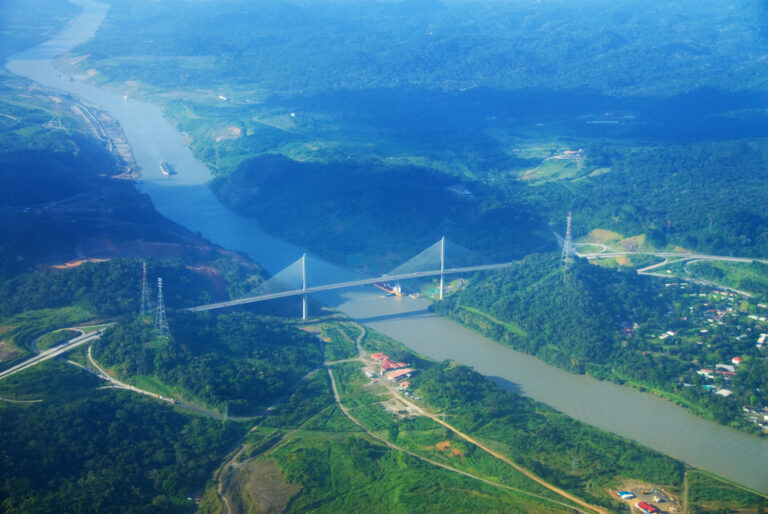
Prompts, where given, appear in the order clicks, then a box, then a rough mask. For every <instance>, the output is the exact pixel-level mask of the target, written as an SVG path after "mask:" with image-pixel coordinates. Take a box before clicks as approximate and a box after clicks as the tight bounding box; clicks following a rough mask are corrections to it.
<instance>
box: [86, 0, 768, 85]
mask: <svg viewBox="0 0 768 514" xmlns="http://www.w3.org/2000/svg"><path fill="white" fill-rule="evenodd" d="M110 3H111V4H112V6H113V7H112V12H111V13H110V16H109V18H108V19H107V22H106V23H105V24H104V25H103V26H102V28H101V29H100V30H99V32H98V34H97V37H96V38H95V39H94V40H92V41H91V42H89V43H88V44H86V45H84V46H83V48H82V49H81V51H82V53H83V54H86V53H87V54H90V55H91V59H92V64H93V65H94V66H95V67H97V68H99V69H102V70H103V71H106V72H107V73H108V75H109V76H110V77H112V78H118V79H123V78H125V79H127V78H128V77H130V76H133V77H134V78H136V71H137V70H141V75H144V74H151V77H152V78H151V80H150V82H152V83H154V84H163V85H172V86H173V87H188V86H191V85H198V86H201V87H210V86H221V85H225V84H226V85H233V86H234V85H237V86H239V87H242V86H243V85H244V84H254V85H258V86H259V87H262V88H265V89H268V90H272V91H280V92H284V93H289V94H290V93H294V94H295V93H298V92H299V91H303V92H304V93H308V92H318V91H326V90H355V89H367V88H374V87H376V88H381V87H403V86H417V87H427V88H439V89H443V90H463V89H468V88H479V87H485V88H491V89H497V90H516V89H524V88H546V89H552V90H571V89H583V88H588V89H593V90H596V91H601V92H604V93H608V94H611V95H622V96H627V95H640V96H648V95H661V96H668V95H674V94H680V93H684V92H687V91H690V90H691V89H694V88H697V87H711V88H717V89H723V90H729V91H743V90H750V89H762V90H765V89H766V87H768V71H766V70H767V69H768V68H766V66H765V59H766V55H768V46H767V45H766V28H765V27H766V20H768V13H767V10H768V8H766V6H765V3H763V2H752V1H747V0H739V1H735V2H695V1H684V2H641V1H634V0H633V1H626V2H609V1H589V2H570V1H553V0H550V1H544V2H534V1H514V2H500V1H496V2H473V1H456V0H452V1H451V0H449V1H444V2H440V1H436V0H434V1H432V0H431V1H421V0H414V1H402V2H363V1H328V0H324V1H312V2H308V1H299V2H281V1H256V2H250V1H234V2H195V3H194V4H189V3H188V2H177V1H170V2H169V1H166V2H162V3H158V2H133V1H123V0H113V1H111V2H110ZM128 41H130V43H128ZM148 56H157V57H159V58H157V59H147V57H148ZM105 68H106V70H104V69H105ZM237 86H236V87H237Z"/></svg>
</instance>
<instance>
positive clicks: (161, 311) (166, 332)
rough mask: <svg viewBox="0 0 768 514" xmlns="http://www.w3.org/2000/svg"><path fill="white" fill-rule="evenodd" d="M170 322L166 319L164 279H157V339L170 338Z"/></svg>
mask: <svg viewBox="0 0 768 514" xmlns="http://www.w3.org/2000/svg"><path fill="white" fill-rule="evenodd" d="M170 336H171V331H170V329H169V328H168V320H167V319H165V304H164V303H163V278H162V277H158V278H157V311H156V313H155V337H170Z"/></svg>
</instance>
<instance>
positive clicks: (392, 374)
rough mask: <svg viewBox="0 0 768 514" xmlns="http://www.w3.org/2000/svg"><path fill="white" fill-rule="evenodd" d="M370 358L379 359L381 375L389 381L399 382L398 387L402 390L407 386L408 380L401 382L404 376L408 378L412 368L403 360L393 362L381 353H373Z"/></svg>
mask: <svg viewBox="0 0 768 514" xmlns="http://www.w3.org/2000/svg"><path fill="white" fill-rule="evenodd" d="M371 358H372V359H374V360H377V361H379V370H380V372H381V376H382V377H384V378H386V379H387V380H389V381H390V382H400V387H399V389H401V390H404V389H406V388H407V387H408V382H403V381H404V380H405V379H406V378H410V376H411V374H412V373H413V369H411V368H409V367H408V364H407V363H405V362H393V361H392V360H391V359H390V358H389V356H387V355H384V354H383V353H381V352H379V353H374V354H372V355H371Z"/></svg>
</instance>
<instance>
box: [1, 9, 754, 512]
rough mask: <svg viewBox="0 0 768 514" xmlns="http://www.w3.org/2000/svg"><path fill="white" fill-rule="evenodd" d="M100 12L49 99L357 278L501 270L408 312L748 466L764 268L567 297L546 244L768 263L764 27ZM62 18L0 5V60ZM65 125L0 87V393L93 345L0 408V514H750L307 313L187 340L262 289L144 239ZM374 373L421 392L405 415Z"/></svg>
mask: <svg viewBox="0 0 768 514" xmlns="http://www.w3.org/2000/svg"><path fill="white" fill-rule="evenodd" d="M103 1H104V2H105V3H108V4H109V5H110V10H109V12H108V14H107V16H106V18H105V20H104V22H103V24H102V25H101V27H100V28H99V29H98V31H97V32H96V33H95V34H94V37H93V38H92V39H91V40H90V41H88V42H86V43H85V44H83V45H81V46H80V47H78V48H75V49H74V50H73V51H72V52H70V53H69V54H66V55H63V56H61V57H60V58H59V59H58V60H57V67H58V69H59V70H60V71H61V72H62V73H64V74H70V75H72V76H73V77H74V78H75V79H76V80H83V81H88V82H90V83H92V84H95V85H98V86H101V87H104V88H108V89H111V90H114V91H118V92H119V93H120V94H124V95H126V96H130V97H134V98H140V99H144V100H147V101H149V102H152V103H156V104H158V105H160V106H161V108H162V109H163V112H164V115H165V116H166V117H167V119H168V120H169V121H170V122H171V123H172V124H173V125H174V126H175V127H176V128H178V129H179V130H180V131H181V132H182V133H183V135H184V140H185V142H186V144H188V145H189V146H190V148H191V149H192V150H193V152H194V154H195V155H196V156H197V157H198V158H199V159H200V160H202V161H203V162H204V163H205V164H207V165H208V166H209V167H210V168H211V170H212V171H213V174H214V179H213V180H212V181H211V183H210V187H211V188H212V190H213V191H214V192H215V194H216V195H217V196H218V198H219V199H220V200H221V201H222V202H223V203H225V204H226V205H227V206H229V207H231V208H232V209H234V210H236V211H237V212H239V213H241V214H243V215H245V216H249V217H253V218H255V219H256V220H257V221H258V223H259V225H260V226H261V227H262V228H263V229H264V230H265V231H267V232H269V233H271V234H274V235H277V236H279V237H280V238H282V239H285V240H287V241H290V242H294V243H297V244H299V245H301V246H303V247H305V248H307V249H308V250H310V251H312V252H314V253H316V254H317V255H320V256H322V257H325V258H327V259H328V260H330V261H331V262H334V263H337V264H342V265H345V266H349V267H355V268H357V269H359V270H365V271H368V272H377V271H378V272H382V271H388V270H390V269H392V268H393V267H395V266H396V265H398V264H400V263H402V262H403V261H406V260H407V259H408V258H409V257H412V256H413V255H415V254H417V253H418V252H419V251H421V250H422V249H423V248H425V247H427V246H429V245H430V244H432V243H434V242H435V241H436V240H438V239H439V238H440V237H441V236H446V237H447V238H449V239H450V240H451V241H452V242H456V243H459V244H461V245H463V246H466V247H468V248H471V249H473V250H475V251H477V252H479V253H480V254H482V255H483V256H484V257H485V258H487V259H489V260H491V261H498V260H513V259H514V260H516V263H515V264H514V265H513V266H511V267H510V268H508V269H506V270H503V271H497V272H487V273H478V274H475V275H472V276H467V277H464V278H465V279H466V280H460V281H457V282H456V284H455V287H451V289H450V292H449V294H448V295H447V297H446V300H445V301H442V302H437V301H435V302H434V303H433V304H432V307H431V309H432V310H433V311H434V312H437V313H439V314H441V315H444V316H446V317H449V318H451V319H453V320H455V321H456V322H457V323H460V324H462V325H464V326H466V327H469V328H470V329H472V330H475V331H477V332H479V333H481V334H483V335H486V336H488V337H489V338H491V339H495V340H497V341H498V342H500V343H501V344H506V345H509V346H511V347H513V348H515V349H518V350H521V351H523V352H526V353H529V354H532V355H535V356H536V357H538V358H540V359H542V360H544V361H546V362H549V363H551V364H553V365H556V366H558V367H561V368H563V369H566V370H568V371H570V372H573V373H580V374H588V375H590V376H593V377H596V378H599V379H604V380H610V381H613V382H615V383H618V384H623V385H626V386H629V387H635V388H637V389H639V390H642V391H646V392H650V393H652V394H655V395H658V396H661V397H663V398H667V399H669V400H671V401H673V402H675V403H678V404H679V405H682V406H684V407H686V408H688V409H690V410H691V412H693V413H694V414H696V415H698V416H700V417H703V418H706V419H710V420H713V421H716V422H719V423H721V424H725V425H729V426H731V427H733V428H736V429H738V430H742V431H744V432H747V433H749V434H752V435H754V436H757V435H760V434H762V433H763V432H761V429H760V427H759V425H758V422H759V421H760V419H759V416H762V413H763V412H768V356H767V355H766V351H767V350H768V348H766V347H765V345H760V344H758V345H756V344H755V343H756V341H759V339H758V338H759V337H761V333H762V332H765V331H768V330H766V328H765V323H766V322H765V317H766V316H767V315H768V311H767V310H766V309H768V307H765V305H766V304H768V296H766V295H767V294H768V293H767V292H766V291H768V271H766V265H765V264H761V263H760V262H757V261H755V262H745V263H725V262H720V261H711V262H710V261H698V262H692V263H677V264H675V263H672V265H670V266H669V267H668V268H665V269H664V270H662V271H661V273H663V275H662V277H648V276H641V275H638V274H636V273H635V270H636V269H637V268H641V267H642V266H648V265H651V264H652V263H654V262H657V261H656V260H654V259H653V258H650V257H634V256H633V257H632V258H631V259H629V258H626V259H625V258H617V259H613V260H611V259H606V260H604V261H601V262H600V263H599V264H601V265H595V264H594V263H588V262H586V260H583V259H578V258H577V259H574V262H573V263H572V264H571V265H570V266H568V267H566V268H565V269H564V268H563V266H562V262H561V259H560V255H559V252H558V246H557V238H556V236H555V234H553V233H559V234H563V233H564V230H565V226H564V225H565V221H564V220H565V217H566V215H567V214H568V212H573V236H574V239H575V240H576V241H579V242H584V243H587V242H592V243H598V244H608V245H613V246H615V247H616V248H619V249H625V250H627V249H628V250H668V251H669V250H676V251H680V250H684V251H696V252H703V253H711V254H718V255H735V256H742V257H748V258H755V259H757V258H766V257H767V256H768V215H766V211H765V205H766V199H768V180H766V178H767V177H766V170H767V169H768V110H767V107H768V69H767V68H766V67H765V61H766V56H767V55H768V23H766V21H767V20H768V6H766V4H765V3H764V2H751V1H748V0H736V1H733V2H708V3H701V2H694V1H692V0H684V1H682V2H677V3H663V2H652V3H648V2H640V1H638V0H630V1H625V2H618V3H616V2H606V1H603V0H590V1H585V2H579V3H574V2H570V1H566V0H544V1H539V2H527V1H500V0H498V1H497V0H493V1H491V0H488V1H482V2H481V1H473V0H403V1H376V2H359V1H356V0H321V1H317V0H313V1H309V0H292V1H284V0H275V1H269V0H257V1H246V0H235V1H228V2H212V1H195V2H189V1H186V0H164V1H163V2H157V1H154V0H152V1H151V0H103ZM80 9H81V8H80V7H78V6H77V5H75V4H72V3H69V2H67V1H65V0H26V1H23V2H22V1H21V0H9V1H8V2H4V3H3V4H2V5H0V57H2V58H3V59H6V58H8V57H9V56H11V55H13V54H15V53H17V52H19V51H22V50H24V49H26V48H29V47H31V46H33V45H35V44H37V43H40V42H42V41H45V40H47V39H49V38H51V37H52V36H53V35H55V34H56V33H57V32H58V31H59V30H61V29H62V28H64V27H65V26H66V24H67V22H68V21H69V20H70V19H71V18H72V17H73V16H74V15H76V14H77V13H78V12H79V11H80ZM78 102H80V101H79V100H78V99H76V98H73V97H70V96H68V95H66V94H64V93H62V92H59V91H51V90H47V89H45V88H42V87H39V86H37V85H35V84H33V83H31V82H29V81H27V80H26V79H22V78H20V77H17V76H14V75H12V74H11V73H10V72H8V71H6V70H5V69H3V70H1V71H0V374H2V373H4V372H7V371H9V370H10V369H11V368H12V367H13V366H15V365H17V364H19V363H21V362H22V361H25V360H27V359H29V358H32V357H35V356H39V355H40V352H42V351H45V350H47V349H49V348H51V347H54V346H61V345H64V344H67V342H68V341H71V340H73V338H76V337H78V335H79V334H80V333H81V331H82V333H83V334H92V333H94V332H95V331H101V330H103V333H101V332H99V336H98V338H97V339H94V340H93V341H91V342H89V343H88V344H87V345H83V346H79V347H78V348H76V349H74V350H72V351H71V352H69V353H67V354H65V355H63V356H60V357H58V358H55V359H51V360H48V361H46V362H44V363H42V364H40V365H38V366H35V367H33V368H31V369H26V370H23V371H21V372H19V373H16V374H14V375H10V376H7V377H5V376H0V379H2V381H0V441H1V442H0V510H3V511H5V512H126V513H129V512H130V513H137V512H193V511H197V512H206V513H222V514H224V513H227V514H229V513H233V512H264V511H290V512H306V511H321V512H360V511H371V512H414V511H424V512H437V511H451V512H478V511H491V512H574V511H595V512H614V511H615V512H627V511H631V510H632V508H633V507H632V506H631V505H634V501H633V502H632V503H631V504H630V503H628V502H625V501H620V500H619V499H617V494H616V492H617V491H619V490H621V489H622V488H631V489H633V490H635V491H637V492H638V494H639V495H640V496H641V497H642V498H644V499H647V500H648V501H651V500H650V499H652V498H653V497H654V494H661V495H662V497H663V498H666V499H667V500H666V503H664V502H662V503H659V505H660V506H663V508H664V510H667V511H672V510H673V509H676V510H678V511H683V512H734V511H737V512H756V513H759V512H765V509H766V508H767V505H768V503H766V502H768V499H766V496H765V495H764V494H760V493H757V492H755V491H752V490H749V489H747V488H745V487H743V486H740V485H738V484H734V483H732V482H729V481H727V480H725V479H722V478H720V477H717V476H715V475H712V474H710V473H708V472H704V471H701V470H698V469H695V468H692V467H691V466H688V465H686V464H684V463H683V462H681V461H678V460H675V459H673V458H672V457H669V456H666V455H662V454H661V453H658V452H656V451H653V450H651V449H648V448H646V447H643V446H641V445H640V444H638V443H636V442H634V441H630V440H627V439H624V438H621V437H619V436H615V435H612V434H609V433H606V432H603V431H600V430H598V429H596V428H593V427H591V426H589V425H587V424H585V423H582V422H579V421H575V420H573V419H571V418H568V417H567V416H566V415H565V414H562V413H560V412H557V411H555V410H553V409H551V408H549V407H547V406H546V405H544V404H542V403H539V402H536V401H534V400H532V399H530V398H527V397H524V396H522V395H520V394H518V393H516V392H513V391H510V390H509V389H512V390H514V387H510V385H512V386H514V384H502V385H504V386H505V388H504V389H502V388H501V387H499V386H498V385H497V384H496V383H494V381H492V380H491V379H489V378H487V377H484V376H482V375H481V374H479V373H477V372H475V371H474V370H472V369H470V368H468V367H466V366H462V365H460V364H459V363H456V362H452V361H444V362H434V361H431V360H429V359H428V358H426V357H424V356H422V355H418V354H417V353H415V352H413V351H412V350H410V349H408V348H406V347H404V346H403V345H402V344H400V343H398V342H397V341H393V340H391V339H389V338H387V337H385V336H383V335H381V334H378V333H376V332H374V331H372V330H370V329H366V328H364V327H363V326H362V325H359V324H358V323H356V322H353V321H351V320H348V319H346V318H345V317H344V316H342V315H341V314H339V313H334V312H331V311H328V310H325V309H324V308H322V306H320V305H319V304H314V303H313V304H312V309H311V311H312V312H313V315H315V317H314V318H313V319H311V320H309V321H308V322H302V321H301V320H299V319H296V318H293V317H290V315H293V314H295V313H296V312H297V309H296V301H294V300H291V299H288V300H283V301H281V302H276V303H275V304H270V305H267V304H266V302H265V304H261V305H259V306H257V307H247V308H242V309H239V310H237V311H222V312H215V311H214V312H208V313H193V312H189V311H186V310H184V309H186V308H188V307H192V306H195V305H199V304H201V303H206V302H210V301H221V300H228V299H234V298H239V297H241V296H243V295H244V294H246V293H247V292H249V291H251V290H253V288H254V287H255V286H257V285H258V284H260V283H262V282H263V281H264V280H265V279H267V278H268V274H267V273H266V272H265V271H264V270H263V269H262V268H261V266H260V265H259V264H258V263H256V262H253V261H251V260H250V259H248V258H247V257H246V256H244V255H241V254H238V253H236V252H232V251H230V250H227V249H225V248H221V247H219V246H216V245H215V244H213V243H211V242H210V241H207V240H205V239H203V238H202V237H201V236H200V235H199V234H196V233H193V232H191V231H189V230H187V229H186V228H184V227H182V226H180V225H178V224H176V223H174V222H172V221H170V220H168V219H166V218H164V217H163V216H161V215H160V214H159V213H158V212H157V211H156V210H155V208H154V206H153V204H152V201H151V200H150V198H149V197H148V196H147V195H145V194H142V193H140V192H139V190H138V189H137V187H136V185H135V184H134V180H135V179H136V178H137V177H139V176H140V170H136V169H135V163H134V162H132V159H131V156H130V155H126V154H118V153H110V152H109V151H108V150H107V147H106V146H105V145H106V142H105V141H104V140H103V139H99V138H94V136H93V134H92V133H91V131H90V130H89V128H88V126H87V125H85V124H83V122H82V120H80V119H78V118H77V117H76V116H72V111H71V109H69V107H68V106H71V105H77V106H79V107H81V108H86V107H87V108H90V107H88V106H85V105H83V104H79V103H78ZM93 112H94V113H95V115H96V116H97V117H98V118H99V119H100V120H101V121H103V122H105V123H106V124H110V123H111V121H110V118H109V116H108V114H107V113H102V112H98V111H97V110H93ZM111 126H112V127H116V128H115V133H116V134H119V132H120V130H119V124H114V123H113V124H112V125H111ZM179 172H180V173H183V170H179ZM142 264H146V270H147V276H148V279H149V296H150V305H149V306H148V307H149V312H148V313H145V315H144V316H140V315H139V313H140V296H139V291H140V287H141V279H142ZM667 270H668V271H669V273H667ZM158 277H162V278H163V285H164V293H165V303H166V306H167V307H168V312H167V317H168V321H169V325H170V327H171V328H170V335H169V336H165V335H159V333H158V331H157V330H156V329H155V318H154V314H155V312H154V311H153V310H152V307H153V305H154V304H155V303H156V298H157V296H156V295H157V292H158V291H157V286H156V285H155V280H156V279H157V278H158ZM680 277H683V278H685V279H692V277H698V279H703V280H706V281H709V283H695V282H692V281H688V280H683V279H681V278H680ZM422 285H423V288H422V289H420V290H422V291H423V290H427V289H431V288H433V287H434V284H433V283H431V282H430V283H427V282H425V283H424V284H422ZM417 289H418V288H417ZM732 289H737V290H739V291H740V292H739V293H736V292H733V290H732ZM743 293H746V295H745V294H743ZM747 295H749V296H747ZM286 313H290V314H286ZM374 352H385V353H387V354H388V355H389V357H390V358H391V359H393V360H394V361H403V362H404V363H408V366H411V367H413V368H415V369H416V372H415V373H414V375H413V377H411V378H410V379H409V380H410V384H409V386H408V387H407V388H402V389H401V390H397V389H396V388H397V384H395V385H392V384H388V383H387V381H386V380H385V379H384V378H383V377H376V374H379V370H380V368H379V367H378V365H379V361H377V360H375V359H374V358H373V357H372V356H371V354H373V353H374ZM736 356H738V357H739V358H740V359H741V363H740V364H738V365H737V366H738V367H735V368H733V366H736V365H735V364H733V365H731V363H732V362H734V361H732V359H733V358H734V357H736ZM723 364H724V365H725V366H728V365H731V367H732V368H733V369H734V370H735V371H733V372H725V371H723V370H725V369H726V368H720V367H718V366H722V365H723ZM716 370H719V372H718V371H716ZM729 373H730V374H729ZM381 375H383V372H382V373H381ZM496 382H497V383H500V382H501V381H500V380H498V379H497V380H496ZM722 390H727V391H729V393H730V396H724V395H717V394H714V393H713V391H722ZM745 437H746V435H745ZM499 455H500V456H501V457H502V458H500V457H499ZM505 459H506V460H505ZM646 489H647V490H653V491H654V493H653V494H651V493H648V494H644V493H643V492H642V491H644V490H646Z"/></svg>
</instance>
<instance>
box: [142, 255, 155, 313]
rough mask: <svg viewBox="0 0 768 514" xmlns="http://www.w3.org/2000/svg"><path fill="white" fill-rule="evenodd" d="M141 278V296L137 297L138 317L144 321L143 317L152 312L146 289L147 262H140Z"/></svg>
mask: <svg viewBox="0 0 768 514" xmlns="http://www.w3.org/2000/svg"><path fill="white" fill-rule="evenodd" d="M141 268H142V276H141V295H140V296H139V316H140V317H141V319H144V316H146V315H147V314H149V311H150V310H152V305H151V303H150V299H149V288H147V262H146V261H142V263H141Z"/></svg>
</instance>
